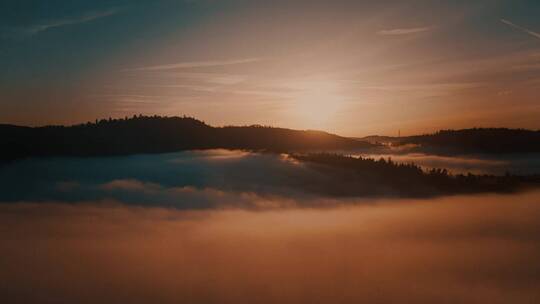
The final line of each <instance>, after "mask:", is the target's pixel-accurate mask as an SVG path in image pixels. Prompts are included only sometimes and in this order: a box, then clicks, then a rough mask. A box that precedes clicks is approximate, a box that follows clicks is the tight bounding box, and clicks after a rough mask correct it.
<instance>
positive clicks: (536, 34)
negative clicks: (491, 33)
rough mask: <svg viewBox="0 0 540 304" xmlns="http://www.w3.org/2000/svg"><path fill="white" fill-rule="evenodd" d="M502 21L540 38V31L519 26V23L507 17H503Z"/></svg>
mask: <svg viewBox="0 0 540 304" xmlns="http://www.w3.org/2000/svg"><path fill="white" fill-rule="evenodd" d="M501 22H502V23H504V24H506V25H508V26H511V27H513V28H515V29H518V30H520V31H522V32H525V33H527V34H529V35H531V36H533V37H536V38H538V39H540V33H537V32H533V31H531V30H529V29H527V28H524V27H522V26H519V25H517V24H515V23H513V22H511V21H508V20H506V19H501Z"/></svg>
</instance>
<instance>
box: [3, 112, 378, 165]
mask: <svg viewBox="0 0 540 304" xmlns="http://www.w3.org/2000/svg"><path fill="white" fill-rule="evenodd" d="M0 138H2V141H1V142H2V145H1V146H2V147H1V149H0V157H1V159H2V160H9V159H17V158H22V157H33V156H109V155H129V154H136V153H164V152H174V151H181V150H191V149H215V148H225V149H248V150H269V151H277V152H285V151H297V150H334V149H356V148H369V147H372V146H373V144H370V143H367V142H363V141H358V140H354V139H349V138H345V137H340V136H337V135H333V134H329V133H325V132H320V131H299V130H291V129H284V128H271V127H262V126H246V127H212V126H209V125H207V124H205V123H204V122H202V121H200V120H197V119H194V118H190V117H158V116H134V117H133V118H126V119H108V120H99V121H96V122H92V123H86V124H80V125H74V126H67V127H66V126H46V127H34V128H32V127H20V126H13V125H0Z"/></svg>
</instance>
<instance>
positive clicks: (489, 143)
mask: <svg viewBox="0 0 540 304" xmlns="http://www.w3.org/2000/svg"><path fill="white" fill-rule="evenodd" d="M399 144H417V145H420V149H422V150H423V151H426V150H428V151H429V152H435V153H436V152H439V153H445V152H447V153H493V154H503V153H540V131H531V130H523V129H505V128H487V129H479V128H475V129H464V130H442V131H439V132H437V133H434V134H428V135H418V136H409V137H403V138H401V139H400V140H399Z"/></svg>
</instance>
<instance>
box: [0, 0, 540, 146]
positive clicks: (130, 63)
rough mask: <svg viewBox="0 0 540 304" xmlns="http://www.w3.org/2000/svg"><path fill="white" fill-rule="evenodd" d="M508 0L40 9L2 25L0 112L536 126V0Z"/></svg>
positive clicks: (365, 128) (75, 118) (22, 118)
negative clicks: (50, 13) (49, 13)
mask: <svg viewBox="0 0 540 304" xmlns="http://www.w3.org/2000/svg"><path fill="white" fill-rule="evenodd" d="M98 2H100V3H101V1H98ZM511 4H512V3H511V2H508V1H478V2H475V3H473V4H471V3H468V1H457V2H454V1H452V2H449V1H437V2H433V1H431V2H426V1H413V2H411V3H409V4H408V5H404V3H401V2H399V1H388V3H379V4H373V3H368V2H363V1H356V2H355V1H312V2H309V3H308V2H306V1H297V2H296V1H295V2H287V1H277V2H275V3H274V2H273V3H272V5H270V4H269V3H264V2H259V1H253V2H243V1H230V2H225V3H223V2H220V3H217V2H215V1H200V2H199V1H197V2H190V3H187V2H186V3H183V4H178V5H176V6H175V5H172V4H153V5H150V4H136V5H135V4H133V5H132V6H111V7H107V6H106V5H105V4H103V5H102V6H101V7H99V8H92V9H90V8H80V9H79V11H78V12H77V10H75V9H74V10H72V11H70V13H69V14H68V16H64V15H65V14H66V13H64V12H59V13H58V14H57V15H58V16H56V17H54V18H52V17H50V16H49V17H48V18H45V17H46V16H45V17H44V16H42V15H43V14H45V12H47V11H43V14H41V15H40V14H39V13H40V12H38V13H36V15H37V17H34V18H33V19H32V18H29V19H28V20H27V21H26V23H24V24H23V25H17V26H12V25H9V26H11V28H13V29H17V30H18V31H19V32H20V33H23V32H24V33H25V34H24V35H23V34H20V35H19V36H17V37H15V38H14V37H12V36H13V35H15V34H13V33H19V32H17V31H15V30H13V31H12V32H13V33H11V32H10V33H11V34H13V35H11V36H9V38H6V37H8V36H7V35H4V36H3V38H2V39H3V41H4V42H6V43H7V44H6V45H8V44H9V46H8V47H5V48H4V49H3V50H2V49H0V51H4V53H6V54H7V57H5V58H4V61H5V62H4V64H6V65H7V67H8V68H7V69H6V70H4V71H3V72H2V73H5V75H2V79H3V80H6V81H4V84H3V85H2V86H1V87H0V88H2V92H1V93H0V97H1V101H0V122H5V123H16V124H25V125H41V124H57V123H63V124H70V123H78V122H83V121H87V120H94V119H95V118H103V117H109V116H112V117H124V116H131V115H133V114H139V113H142V114H151V115H153V114H160V115H184V114H186V115H190V116H195V117H197V118H199V119H202V120H204V121H206V122H207V123H209V124H212V125H230V124H234V125H245V124H264V125H272V126H282V127H290V128H297V129H322V130H327V131H330V132H334V133H339V134H343V135H349V136H361V135H370V134H387V135H396V134H397V132H398V130H401V134H402V135H408V134H413V133H422V132H429V131H433V130H437V129H441V128H465V127H487V126H505V127H523V128H533V129H537V128H540V120H538V117H540V102H539V101H538V97H537V96H538V92H540V90H539V88H540V34H538V33H539V32H540V23H539V22H538V20H537V18H535V16H536V17H537V16H538V14H535V12H537V13H538V12H540V6H539V5H538V4H537V3H536V2H535V1H523V2H520V4H519V5H514V6H512V5H511ZM96 5H97V4H96ZM51 11H52V10H51ZM88 12H93V13H88ZM62 14H64V15H62ZM62 16H63V17H62ZM157 16H159V19H156V18H157ZM44 20H45V21H44ZM51 20H52V21H51ZM156 20H158V21H156ZM45 22H49V23H45ZM136 22H138V23H136ZM4 28H7V27H6V26H4ZM23 30H24V31H23ZM83 35H86V36H83ZM83 38H86V40H85V39H83ZM88 40H92V41H90V42H89V41H88ZM63 52H65V54H63ZM60 54H62V56H61V55H60ZM25 56H27V57H25ZM8 60H11V61H10V62H7V61H8ZM32 64H33V65H32ZM8 72H10V73H11V74H10V73H8Z"/></svg>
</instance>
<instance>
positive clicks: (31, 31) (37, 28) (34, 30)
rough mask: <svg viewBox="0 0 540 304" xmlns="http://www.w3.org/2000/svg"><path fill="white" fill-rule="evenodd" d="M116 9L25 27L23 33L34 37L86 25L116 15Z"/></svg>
mask: <svg viewBox="0 0 540 304" xmlns="http://www.w3.org/2000/svg"><path fill="white" fill-rule="evenodd" d="M118 11H119V10H118V9H109V10H106V11H99V12H91V13H86V14H84V15H82V16H79V17H77V18H66V19H57V20H51V21H49V22H45V23H42V24H36V25H32V26H29V27H26V28H25V29H24V32H25V33H26V34H28V35H35V34H38V33H40V32H44V31H47V30H50V29H53V28H57V27H62V26H67V25H75V24H81V23H87V22H91V21H94V20H97V19H101V18H105V17H109V16H112V15H115V14H117V13H118Z"/></svg>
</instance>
